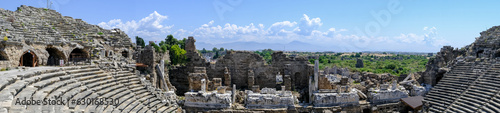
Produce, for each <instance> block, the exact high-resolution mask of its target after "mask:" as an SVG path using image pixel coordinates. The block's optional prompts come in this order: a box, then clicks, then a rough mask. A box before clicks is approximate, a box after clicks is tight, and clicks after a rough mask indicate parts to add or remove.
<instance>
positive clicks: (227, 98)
mask: <svg viewBox="0 0 500 113" xmlns="http://www.w3.org/2000/svg"><path fill="white" fill-rule="evenodd" d="M184 96H185V98H186V102H185V103H184V106H188V107H197V108H216V109H218V108H229V107H231V103H232V102H231V93H223V94H220V93H216V92H187V93H185V94H184Z"/></svg>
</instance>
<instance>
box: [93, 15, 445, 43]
mask: <svg viewBox="0 0 500 113" xmlns="http://www.w3.org/2000/svg"><path fill="white" fill-rule="evenodd" d="M167 19H168V17H167V16H165V15H161V14H159V13H158V12H156V11H155V12H153V13H151V14H150V15H149V16H147V17H145V18H143V19H141V20H139V21H135V20H131V21H127V22H123V21H122V20H120V19H113V20H110V21H108V22H101V23H99V24H98V25H99V26H101V27H103V28H106V29H112V28H120V29H121V30H123V31H125V32H126V33H127V34H128V35H129V36H130V37H134V36H141V37H143V38H144V39H145V40H147V41H155V40H156V41H160V40H164V38H165V36H166V35H168V34H173V35H174V37H177V38H182V37H187V36H194V37H195V38H196V40H197V42H204V43H210V44H222V43H230V42H250V41H251V42H261V43H282V44H283V43H288V42H292V41H300V42H305V43H310V44H313V45H318V46H324V47H334V46H337V47H341V48H340V49H342V50H340V51H349V50H350V51H356V50H360V51H361V50H374V49H378V50H402V49H403V50H404V48H410V49H414V48H417V49H419V50H413V51H420V50H424V51H425V50H426V49H429V48H431V49H436V48H437V49H436V50H438V48H439V47H441V46H442V45H446V44H449V42H448V41H446V40H444V39H442V38H440V37H439V35H438V33H437V28H436V27H424V28H423V29H422V30H423V31H424V33H423V34H416V33H407V34H403V33H402V34H400V35H397V36H392V37H388V36H379V37H367V36H359V35H354V34H349V33H348V32H347V33H346V31H349V30H347V29H339V28H334V27H331V26H329V27H330V28H328V29H327V30H320V27H321V26H322V25H323V23H322V22H321V19H320V18H319V17H317V18H310V17H309V16H308V15H306V14H304V15H303V16H302V18H300V20H299V21H298V22H295V21H290V20H285V21H279V22H276V23H273V24H271V25H270V26H268V27H266V25H264V24H254V23H250V24H248V25H236V24H231V23H225V24H222V23H217V22H215V21H213V20H212V21H209V22H207V23H206V24H202V25H200V26H199V27H197V28H194V29H192V30H186V29H182V28H178V29H175V30H174V29H173V26H174V25H166V24H165V23H164V21H165V20H167ZM132 40H135V39H134V38H132ZM401 46H403V47H401ZM395 47H397V48H395ZM420 47H422V48H423V49H422V48H420ZM322 49H324V48H322ZM332 51H335V50H332ZM410 51H412V50H410Z"/></svg>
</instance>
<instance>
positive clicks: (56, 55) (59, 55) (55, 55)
mask: <svg viewBox="0 0 500 113" xmlns="http://www.w3.org/2000/svg"><path fill="white" fill-rule="evenodd" d="M45 50H47V52H48V53H49V58H48V59H47V65H49V66H57V65H60V60H63V61H66V56H64V53H63V52H62V51H59V50H58V49H56V48H52V47H48V48H47V49H45ZM63 63H64V62H63Z"/></svg>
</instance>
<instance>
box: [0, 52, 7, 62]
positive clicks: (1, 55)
mask: <svg viewBox="0 0 500 113" xmlns="http://www.w3.org/2000/svg"><path fill="white" fill-rule="evenodd" d="M2 60H9V57H8V56H7V53H5V51H0V61H2Z"/></svg>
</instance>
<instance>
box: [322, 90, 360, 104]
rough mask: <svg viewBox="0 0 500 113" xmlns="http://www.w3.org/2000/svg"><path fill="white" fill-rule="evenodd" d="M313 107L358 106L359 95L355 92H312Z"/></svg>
mask: <svg viewBox="0 0 500 113" xmlns="http://www.w3.org/2000/svg"><path fill="white" fill-rule="evenodd" d="M313 95H314V102H313V104H314V106H315V107H331V106H342V107H346V106H358V105H359V96H358V94H357V92H354V91H353V92H349V93H314V94H313Z"/></svg>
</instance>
